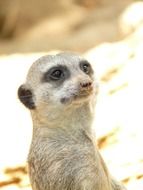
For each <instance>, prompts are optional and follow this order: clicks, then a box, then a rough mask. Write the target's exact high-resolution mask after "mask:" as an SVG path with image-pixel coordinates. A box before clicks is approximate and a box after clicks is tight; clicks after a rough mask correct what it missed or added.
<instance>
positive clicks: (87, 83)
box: [80, 82, 92, 88]
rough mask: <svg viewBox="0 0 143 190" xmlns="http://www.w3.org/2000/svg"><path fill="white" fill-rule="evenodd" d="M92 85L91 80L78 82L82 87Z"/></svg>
mask: <svg viewBox="0 0 143 190" xmlns="http://www.w3.org/2000/svg"><path fill="white" fill-rule="evenodd" d="M91 85H92V82H81V83H80V86H81V87H82V88H88V87H90V86H91Z"/></svg>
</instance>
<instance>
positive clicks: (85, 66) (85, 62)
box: [80, 61, 91, 74]
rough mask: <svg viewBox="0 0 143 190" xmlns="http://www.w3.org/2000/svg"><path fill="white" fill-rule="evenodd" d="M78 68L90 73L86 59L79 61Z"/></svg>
mask: <svg viewBox="0 0 143 190" xmlns="http://www.w3.org/2000/svg"><path fill="white" fill-rule="evenodd" d="M80 68H81V70H82V71H83V72H84V73H86V74H90V72H91V66H90V64H89V63H88V62H87V61H81V62H80Z"/></svg>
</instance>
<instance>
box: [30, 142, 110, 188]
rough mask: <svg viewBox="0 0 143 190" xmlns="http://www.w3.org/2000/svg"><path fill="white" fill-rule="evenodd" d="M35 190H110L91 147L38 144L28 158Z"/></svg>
mask: <svg viewBox="0 0 143 190" xmlns="http://www.w3.org/2000/svg"><path fill="white" fill-rule="evenodd" d="M28 163H29V174H30V179H31V184H32V187H33V189H34V190H35V189H36V190H69V189H70V190H110V188H109V186H108V179H107V176H106V174H105V172H104V170H103V168H102V166H101V164H100V161H99V159H98V157H97V158H96V150H94V146H93V145H92V144H91V143H89V142H88V143H87V142H86V143H84V144H80V143H78V142H77V144H76V143H75V142H73V141H70V140H69V141H67V142H65V143H62V142H61V141H60V142H59V141H51V142H50V141H45V140H41V141H39V140H38V141H37V142H36V141H35V142H33V143H32V146H31V150H30V153H29V157H28Z"/></svg>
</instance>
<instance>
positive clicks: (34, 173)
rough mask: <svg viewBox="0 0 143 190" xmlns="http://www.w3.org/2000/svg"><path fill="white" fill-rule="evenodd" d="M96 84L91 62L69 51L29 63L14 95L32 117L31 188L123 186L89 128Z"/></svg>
mask: <svg viewBox="0 0 143 190" xmlns="http://www.w3.org/2000/svg"><path fill="white" fill-rule="evenodd" d="M97 89H98V88H97V85H96V81H95V79H94V71H93V68H92V66H91V64H90V63H89V62H88V61H87V60H86V59H84V58H82V57H81V56H79V55H77V54H75V53H66V52H63V53H59V54H56V55H46V56H43V57H41V58H39V59H38V60H37V61H36V62H34V63H33V65H32V66H31V68H30V70H29V72H28V75H27V78H26V82H25V83H24V84H23V85H21V86H20V87H19V89H18V97H19V99H20V101H21V102H22V103H23V104H24V105H25V106H26V107H27V108H29V109H30V111H31V116H32V120H33V137H32V142H31V147H30V151H29V155H28V168H29V176H30V181H31V185H32V189H33V190H125V188H124V187H123V186H122V185H121V184H120V183H118V182H117V181H115V180H114V179H113V178H112V177H111V176H110V174H109V172H108V169H107V167H106V165H105V163H104V161H103V159H102V157H101V155H100V153H99V150H98V147H97V145H96V143H95V137H94V135H93V133H92V127H91V126H92V120H93V117H94V106H95V102H96V97H97V95H96V94H97Z"/></svg>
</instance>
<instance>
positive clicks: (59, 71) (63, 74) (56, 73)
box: [42, 65, 70, 85]
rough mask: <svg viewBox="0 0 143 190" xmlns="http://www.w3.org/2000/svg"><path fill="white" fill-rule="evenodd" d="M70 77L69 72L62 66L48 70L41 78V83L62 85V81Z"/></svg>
mask: <svg viewBox="0 0 143 190" xmlns="http://www.w3.org/2000/svg"><path fill="white" fill-rule="evenodd" d="M69 77H70V71H69V70H68V68H67V67H66V66H64V65H59V66H55V67H52V68H50V69H49V70H48V71H47V72H46V73H44V75H43V77H42V82H52V83H55V84H58V85H60V84H62V83H63V81H64V80H66V79H68V78H69Z"/></svg>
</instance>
